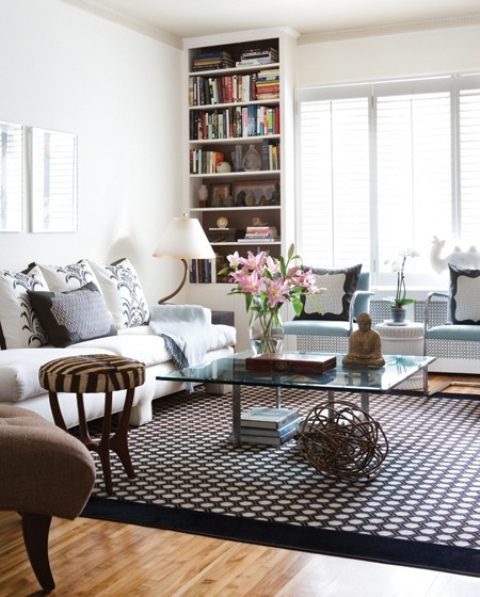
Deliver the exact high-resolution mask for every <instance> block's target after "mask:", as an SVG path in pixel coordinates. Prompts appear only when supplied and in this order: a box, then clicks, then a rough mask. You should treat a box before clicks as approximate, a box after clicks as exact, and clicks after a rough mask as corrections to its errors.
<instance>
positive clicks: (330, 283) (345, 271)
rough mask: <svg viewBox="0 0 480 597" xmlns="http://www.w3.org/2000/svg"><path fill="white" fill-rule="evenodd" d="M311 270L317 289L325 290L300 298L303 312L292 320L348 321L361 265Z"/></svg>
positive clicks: (312, 268)
mask: <svg viewBox="0 0 480 597" xmlns="http://www.w3.org/2000/svg"><path fill="white" fill-rule="evenodd" d="M305 269H306V270H309V269H311V270H312V273H313V274H314V275H315V278H316V285H317V287H318V288H324V289H325V290H324V291H323V292H322V293H321V294H318V295H313V296H312V295H309V294H306V295H304V296H303V297H302V301H303V311H302V313H301V314H300V315H299V316H298V317H295V318H294V319H306V320H326V321H348V312H349V308H350V303H351V301H352V297H353V293H354V292H355V291H356V289H357V284H358V278H359V276H360V271H361V269H362V264H358V265H354V266H352V267H345V268H340V269H325V268H315V267H306V266H305Z"/></svg>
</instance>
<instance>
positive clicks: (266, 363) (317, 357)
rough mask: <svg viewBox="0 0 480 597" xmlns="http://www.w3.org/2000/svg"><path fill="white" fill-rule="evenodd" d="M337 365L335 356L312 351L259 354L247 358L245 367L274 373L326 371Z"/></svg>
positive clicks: (250, 369)
mask: <svg viewBox="0 0 480 597" xmlns="http://www.w3.org/2000/svg"><path fill="white" fill-rule="evenodd" d="M336 366H337V358H336V357H335V356H332V355H325V354H315V353H311V352H309V353H301V352H283V353H280V354H257V355H255V356H253V357H247V358H246V359H245V369H247V370H249V371H270V372H272V373H324V372H325V371H329V370H330V369H334V368H335V367H336Z"/></svg>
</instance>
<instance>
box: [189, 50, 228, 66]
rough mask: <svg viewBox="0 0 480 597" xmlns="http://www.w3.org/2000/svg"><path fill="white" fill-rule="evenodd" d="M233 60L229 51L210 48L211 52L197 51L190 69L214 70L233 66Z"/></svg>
mask: <svg viewBox="0 0 480 597" xmlns="http://www.w3.org/2000/svg"><path fill="white" fill-rule="evenodd" d="M234 64H235V63H234V60H233V58H232V56H231V54H230V53H229V52H225V51H224V50H212V51H211V52H198V53H197V54H196V56H195V58H194V59H193V65H192V70H194V71H199V70H215V69H219V68H230V67H232V66H234Z"/></svg>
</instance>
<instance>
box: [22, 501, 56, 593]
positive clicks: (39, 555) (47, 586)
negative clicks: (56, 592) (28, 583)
mask: <svg viewBox="0 0 480 597" xmlns="http://www.w3.org/2000/svg"><path fill="white" fill-rule="evenodd" d="M21 516H22V530H23V540H24V542H25V548H26V550H27V554H28V559H29V560H30V564H31V566H32V569H33V572H34V573H35V576H36V577H37V580H38V582H39V583H40V585H41V587H42V589H43V590H44V591H53V589H54V588H55V581H54V580H53V576H52V571H51V569H50V561H49V559H48V533H49V530H50V522H51V521H52V517H51V516H47V515H44V514H32V513H31V512H25V513H23V514H22V515H21Z"/></svg>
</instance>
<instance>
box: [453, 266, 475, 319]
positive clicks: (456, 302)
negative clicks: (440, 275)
mask: <svg viewBox="0 0 480 597" xmlns="http://www.w3.org/2000/svg"><path fill="white" fill-rule="evenodd" d="M448 267H449V270H450V309H451V313H450V318H451V321H452V323H454V324H464V325H480V270H477V269H462V268H460V267H457V266H455V265H451V264H450V263H449V264H448Z"/></svg>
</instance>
